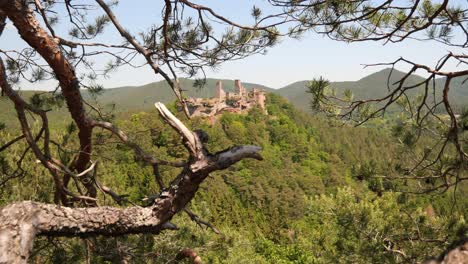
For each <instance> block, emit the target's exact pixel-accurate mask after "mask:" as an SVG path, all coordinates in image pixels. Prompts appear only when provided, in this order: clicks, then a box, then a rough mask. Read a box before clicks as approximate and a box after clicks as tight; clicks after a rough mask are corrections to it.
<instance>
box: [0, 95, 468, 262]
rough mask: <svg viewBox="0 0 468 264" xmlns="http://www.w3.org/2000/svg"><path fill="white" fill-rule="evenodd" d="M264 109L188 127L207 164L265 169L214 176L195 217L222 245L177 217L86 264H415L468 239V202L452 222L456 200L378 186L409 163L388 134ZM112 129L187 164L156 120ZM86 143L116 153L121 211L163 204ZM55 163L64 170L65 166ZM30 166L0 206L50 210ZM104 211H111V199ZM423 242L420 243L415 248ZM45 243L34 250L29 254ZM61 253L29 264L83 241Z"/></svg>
mask: <svg viewBox="0 0 468 264" xmlns="http://www.w3.org/2000/svg"><path fill="white" fill-rule="evenodd" d="M267 108H268V112H269V115H264V114H262V112H261V111H260V110H259V109H252V110H251V111H250V112H249V115H237V114H231V113H225V114H223V116H222V117H221V118H220V120H219V122H217V123H216V124H214V125H210V124H208V123H206V122H203V120H200V119H198V118H195V119H194V120H185V121H184V122H186V123H187V125H188V126H189V127H191V128H192V129H198V128H200V129H203V130H204V131H205V132H206V133H207V135H208V137H209V140H208V144H207V148H208V149H209V151H211V152H217V151H220V150H222V149H225V148H228V147H230V146H234V145H242V144H252V145H258V146H261V147H262V148H263V150H262V156H263V158H264V160H263V161H256V160H246V161H243V162H241V163H239V164H237V165H235V166H232V167H230V168H229V169H227V170H224V171H220V172H217V173H214V174H213V175H210V177H209V179H207V181H206V182H205V183H204V184H203V185H202V186H201V188H200V191H199V192H198V193H197V196H196V198H195V199H194V200H193V201H192V203H191V205H190V208H191V210H193V211H194V212H195V213H197V214H198V215H199V216H200V217H201V218H202V219H204V220H207V221H209V222H210V223H211V224H213V225H214V226H215V227H216V228H217V229H218V230H219V231H220V232H221V233H222V234H219V235H218V234H215V233H214V232H213V231H211V230H209V229H208V230H205V229H204V228H202V227H199V226H197V225H196V224H195V223H193V222H192V221H191V220H190V219H189V218H188V217H187V216H186V215H184V214H180V215H178V216H177V217H176V218H175V219H174V221H173V222H174V223H175V224H176V225H177V226H179V228H180V229H179V230H177V231H169V232H165V233H163V234H162V235H160V236H152V235H140V236H128V237H122V238H117V239H113V238H112V239H111V238H98V239H96V240H95V241H96V242H95V247H96V248H95V249H94V250H95V252H96V254H95V255H93V259H92V263H105V261H104V260H106V259H112V258H113V257H118V256H119V254H120V253H119V252H120V251H119V248H127V249H129V250H130V251H131V254H132V258H133V261H134V263H146V262H147V261H148V258H151V259H153V258H154V263H168V262H171V259H173V258H174V256H175V255H176V254H177V252H179V251H180V250H181V249H182V248H192V249H194V250H196V252H198V253H199V254H200V255H201V256H202V259H203V260H204V261H206V263H264V264H267V263H285V264H286V263H304V264H306V263H349V262H352V263H395V262H406V263H411V262H419V261H422V260H424V259H427V258H428V257H430V256H433V255H437V254H439V253H440V252H442V251H443V250H444V249H445V248H446V247H447V243H451V242H452V241H455V240H457V239H459V237H460V236H462V235H463V234H464V233H463V232H465V231H464V229H463V228H464V222H463V221H461V220H460V221H459V219H463V217H462V216H460V215H459V213H460V212H464V213H465V217H466V212H468V211H467V210H464V209H463V208H465V209H466V208H467V207H466V202H467V201H466V200H464V199H462V198H459V199H458V201H459V202H458V205H457V208H459V211H453V210H451V208H452V204H451V201H452V199H453V197H452V193H448V192H447V193H446V195H438V196H434V197H432V196H410V195H406V194H399V193H394V192H392V191H394V190H398V189H400V188H407V187H408V186H411V182H407V181H390V180H385V179H382V178H378V177H375V176H379V175H387V176H390V175H393V174H394V173H395V171H394V170H393V169H392V168H395V167H397V166H401V164H400V162H402V161H404V160H405V158H404V157H405V156H401V155H402V154H401V153H400V150H399V145H397V143H396V140H394V139H393V138H392V136H391V135H390V133H388V132H386V131H384V130H377V129H370V128H355V127H351V126H347V125H343V124H341V123H336V122H335V121H332V120H327V119H323V118H321V117H319V116H311V115H308V114H305V113H303V112H301V111H298V110H296V108H295V107H294V106H293V105H291V104H290V103H288V102H287V101H286V100H285V99H284V98H282V97H280V96H278V95H275V94H269V95H268V98H267ZM123 117H124V118H123ZM116 118H117V120H116V121H117V125H118V126H119V127H120V128H122V129H123V130H124V131H126V133H128V135H129V137H130V139H131V140H134V141H135V142H136V143H138V144H139V145H140V146H142V147H143V148H144V149H145V150H146V151H150V152H151V153H154V155H156V156H157V157H158V158H161V159H164V160H170V161H176V160H181V159H183V158H184V155H186V154H185V151H184V148H183V146H182V145H181V142H180V136H179V135H178V134H176V133H175V132H174V131H173V130H172V129H171V128H170V127H169V126H168V125H166V124H164V123H163V122H162V121H161V120H160V119H159V118H157V116H156V113H155V112H154V111H152V112H135V111H131V112H128V113H126V114H125V116H121V115H117V117H116ZM76 133H77V132H76V131H75V130H72V129H52V131H51V134H52V135H51V136H52V137H53V138H57V139H58V140H60V141H62V140H63V141H67V143H66V147H67V149H68V148H69V149H73V148H74V147H76V142H74V141H69V140H70V139H74V138H75V137H73V135H74V134H76ZM72 134H73V135H72ZM13 136H14V134H11V133H9V131H8V127H7V128H6V131H2V130H0V140H4V141H8V140H9V139H11V138H12V137H13ZM93 140H95V142H96V152H97V153H111V154H109V155H106V156H103V157H100V156H96V158H97V159H99V164H100V168H101V169H100V170H99V174H98V177H99V181H100V182H101V183H102V184H103V185H106V186H108V187H110V188H111V189H112V190H114V191H115V192H116V193H119V194H123V195H125V197H126V199H127V200H126V201H125V202H123V203H124V204H130V203H133V204H138V205H140V204H144V202H142V200H143V199H144V198H145V197H149V196H153V195H155V194H156V193H157V192H158V191H157V190H158V187H157V184H156V182H155V180H154V175H153V172H152V168H150V167H141V166H140V165H141V164H140V161H139V160H137V159H135V156H134V153H133V151H132V150H131V149H129V148H128V147H126V146H125V145H123V144H120V143H118V141H116V140H114V139H113V138H109V137H108V134H106V133H104V132H103V133H98V134H96V135H95V138H94V139H93ZM383 149H384V150H385V151H382V150H383ZM22 151H23V149H22V146H20V145H15V148H13V149H11V150H10V152H9V155H8V156H0V161H2V162H3V164H5V162H7V161H8V162H11V163H13V162H15V159H16V157H18V156H20V155H21V153H22ZM60 153H61V154H62V155H61V156H60V157H61V159H64V162H65V161H67V160H69V159H70V158H71V157H70V156H69V155H68V154H67V152H63V153H62V152H60ZM400 157H401V159H400ZM34 161H35V159H34V157H32V155H31V156H27V160H25V161H24V162H23V163H24V164H25V165H24V166H23V167H24V169H25V173H26V174H25V176H24V177H25V178H20V179H16V180H14V181H10V182H9V183H8V184H7V185H5V187H4V188H2V189H0V197H1V199H0V206H1V205H2V204H6V203H9V202H11V201H14V200H22V199H30V200H36V201H43V202H52V201H53V199H54V195H53V191H49V190H50V188H51V186H50V182H48V181H45V180H44V178H47V177H45V176H46V175H47V172H46V171H45V169H41V168H38V167H37V165H36V164H35V162H34ZM26 164H27V165H26ZM4 169H5V170H7V169H8V167H5V168H4ZM176 174H177V169H176V168H171V167H165V166H162V167H161V175H162V177H163V178H164V181H165V182H166V183H168V182H169V180H170V179H172V178H173V177H174V175H176ZM428 184H435V183H428ZM461 188H463V189H461V192H462V191H463V190H466V189H464V187H461ZM99 195H101V194H99ZM101 200H103V201H105V204H107V203H109V204H112V202H111V199H108V200H105V199H101ZM112 205H114V204H112ZM427 208H430V210H431V212H433V213H431V214H428V213H427V212H426V211H427V210H426V209H427ZM402 212H405V213H402ZM415 219H417V221H418V222H417V223H416V224H415ZM421 234H423V235H424V239H412V238H414V237H417V236H419V235H421ZM370 237H371V238H372V239H369V238H370ZM406 237H409V238H411V239H403V238H406ZM426 241H431V242H426ZM439 241H440V242H439ZM49 243H50V241H49V240H47V239H46V238H41V239H38V241H37V244H36V247H37V248H39V249H41V248H44V247H43V246H44V245H48V244H49ZM389 243H391V245H392V248H397V249H398V252H404V254H405V256H404V258H403V257H402V256H401V254H399V253H397V252H394V251H391V250H388V245H389ZM60 245H61V246H59V247H47V250H48V252H47V253H42V254H36V255H35V258H37V259H36V262H38V263H82V262H84V260H85V258H86V253H85V252H86V250H85V249H84V248H83V243H82V241H80V240H77V239H69V240H67V239H61V240H60ZM116 245H118V246H116ZM154 252H157V253H154ZM40 256H49V257H50V258H51V259H53V261H49V262H48V261H46V260H47V259H44V258H45V257H44V258H42V257H40ZM33 262H34V261H33Z"/></svg>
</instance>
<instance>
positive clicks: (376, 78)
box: [275, 69, 468, 111]
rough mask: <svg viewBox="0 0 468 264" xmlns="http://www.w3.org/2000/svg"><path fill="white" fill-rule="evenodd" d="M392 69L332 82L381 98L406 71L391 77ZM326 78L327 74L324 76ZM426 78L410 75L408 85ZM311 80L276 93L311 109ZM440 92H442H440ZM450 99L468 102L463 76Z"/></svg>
mask: <svg viewBox="0 0 468 264" xmlns="http://www.w3.org/2000/svg"><path fill="white" fill-rule="evenodd" d="M390 72H391V70H390V69H384V70H382V71H379V72H376V73H373V74H370V75H368V76H366V77H364V78H362V79H360V80H358V81H353V82H332V83H331V87H332V88H334V89H335V90H336V91H337V92H338V93H340V92H343V91H345V90H347V89H349V90H351V91H352V92H353V94H354V98H355V99H370V98H381V97H384V96H385V95H387V94H388V86H387V84H388V83H389V84H390V88H392V87H396V86H395V84H394V83H395V82H396V81H398V80H400V79H401V78H402V77H403V76H404V75H405V73H404V72H401V71H398V70H393V71H392V75H391V78H389V74H390ZM324 77H325V78H326V76H324ZM423 80H424V79H423V78H422V77H421V76H418V75H414V74H413V75H411V76H410V77H408V79H407V80H406V81H407V85H414V84H417V83H420V82H421V81H423ZM443 81H444V80H443V79H436V90H438V91H440V90H441V89H442V87H443ZM308 82H309V81H299V82H295V83H292V84H290V85H287V86H285V87H283V88H281V89H279V90H276V91H275V93H277V94H279V95H282V96H284V97H286V98H287V99H288V100H289V101H290V102H292V103H293V104H294V105H295V106H296V107H298V108H300V109H302V110H306V111H309V109H310V104H309V101H310V98H309V97H307V96H304V94H305V93H306V91H307V83H308ZM422 89H423V86H420V87H418V88H417V89H414V91H412V92H411V93H410V95H413V96H415V95H417V94H422ZM439 94H440V92H439ZM449 96H450V100H451V102H453V104H454V105H456V106H458V108H461V107H463V106H465V105H466V103H467V102H468V83H463V79H462V78H455V79H454V80H452V86H451V89H450V93H449Z"/></svg>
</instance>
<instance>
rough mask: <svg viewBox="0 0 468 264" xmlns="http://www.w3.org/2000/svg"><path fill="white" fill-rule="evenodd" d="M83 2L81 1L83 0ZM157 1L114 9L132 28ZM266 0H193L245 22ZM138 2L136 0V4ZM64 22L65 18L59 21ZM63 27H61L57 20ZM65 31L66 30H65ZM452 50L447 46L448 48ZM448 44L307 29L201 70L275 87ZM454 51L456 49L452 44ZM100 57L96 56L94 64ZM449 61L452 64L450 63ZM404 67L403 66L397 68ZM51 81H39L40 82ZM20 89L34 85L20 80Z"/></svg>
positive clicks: (421, 54)
mask: <svg viewBox="0 0 468 264" xmlns="http://www.w3.org/2000/svg"><path fill="white" fill-rule="evenodd" d="M85 2H86V1H85ZM90 2H92V1H90ZM161 2H162V1H154V0H138V1H136V0H134V1H131V0H121V1H120V4H119V5H118V6H117V7H116V9H115V13H116V14H117V15H118V17H119V18H120V21H121V23H122V24H123V25H124V26H125V28H127V29H129V30H130V31H131V32H132V33H133V34H137V32H138V31H140V30H143V29H145V28H147V27H148V26H149V25H151V23H152V22H153V21H160V17H161V6H160V4H161ZM265 2H266V1H247V0H236V1H233V0H229V1H220V0H205V1H199V2H198V3H200V4H204V5H207V6H211V7H212V8H213V9H214V10H216V11H218V12H219V13H221V14H222V15H224V16H226V17H228V18H231V19H235V20H236V21H239V22H241V23H247V24H248V23H249V22H251V20H250V16H249V14H250V9H251V7H252V5H253V4H255V5H257V6H260V7H264V6H265V4H266V3H265ZM137 3H138V4H137ZM64 24H65V23H64ZM58 27H59V29H58V31H59V32H61V33H65V32H66V31H65V28H63V29H62V28H61V25H59V26H58ZM65 36H66V35H65ZM118 37H119V36H118V35H117V34H116V32H115V31H114V30H113V29H112V28H111V27H109V28H108V30H107V31H106V33H105V34H104V35H103V38H106V39H112V40H117V39H118ZM1 38H2V41H1V42H0V49H4V50H7V49H13V48H17V47H20V46H23V45H25V44H24V42H23V41H22V40H21V39H19V37H18V36H17V33H16V30H15V29H14V28H13V27H12V26H11V25H10V26H8V27H7V30H6V31H5V32H4V34H3V36H2V37H1ZM452 50H453V49H452ZM448 51H449V48H448V47H446V46H444V45H441V44H439V43H436V42H432V41H431V42H420V41H415V40H408V41H405V42H403V43H399V44H387V45H385V46H384V45H383V43H382V42H361V43H353V44H347V43H344V42H337V41H333V40H330V39H327V38H325V37H323V36H320V35H317V34H314V33H309V34H306V35H304V36H303V38H302V39H300V40H295V39H283V40H282V41H281V43H280V44H278V45H277V46H275V47H273V48H271V49H269V51H268V53H267V55H255V56H252V57H249V58H247V59H245V60H240V61H235V62H228V63H225V64H223V65H222V67H220V68H219V69H217V70H216V71H211V70H208V71H207V76H208V77H210V78H223V79H224V78H225V79H241V80H242V81H244V82H253V83H260V84H263V85H267V86H270V87H272V88H280V87H282V86H285V85H287V84H290V83H293V82H295V81H299V80H308V79H312V78H314V77H318V76H324V77H326V78H328V79H330V80H332V81H353V80H358V79H360V78H362V77H364V76H366V75H368V74H370V73H373V72H375V71H378V70H380V69H382V68H377V67H371V68H366V69H364V68H363V64H372V63H379V62H390V61H393V60H395V59H397V58H399V57H400V56H402V57H405V58H407V59H410V60H413V61H415V62H418V63H421V64H427V65H430V66H433V65H434V64H435V62H436V61H437V60H438V58H440V57H441V56H443V55H444V54H446V53H447V52H448ZM455 51H456V50H455ZM99 63H100V62H97V65H99ZM453 67H454V66H452V68H453ZM400 69H402V70H404V69H405V68H404V67H403V68H400ZM158 80H161V78H160V77H159V76H155V75H154V74H153V73H152V71H151V69H149V67H144V68H138V69H132V68H130V67H124V68H122V69H120V70H119V71H118V72H116V73H114V74H112V75H111V76H110V78H107V79H102V80H100V83H102V84H104V86H105V87H118V86H127V85H141V84H146V83H149V82H154V81H158ZM47 86H51V84H50V83H44V84H43V85H41V87H47ZM22 87H23V88H26V89H33V88H34V89H37V86H31V85H28V84H26V83H22Z"/></svg>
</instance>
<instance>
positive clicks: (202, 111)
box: [186, 80, 266, 117]
mask: <svg viewBox="0 0 468 264" xmlns="http://www.w3.org/2000/svg"><path fill="white" fill-rule="evenodd" d="M265 100H266V96H265V92H264V91H263V90H260V89H256V88H254V89H252V90H251V91H247V89H245V88H244V86H242V83H241V81H240V80H235V81H234V92H226V91H224V89H223V83H222V82H221V81H218V82H216V88H215V96H214V97H212V98H189V99H188V100H187V101H186V102H187V103H188V106H189V111H190V114H191V116H201V117H215V116H217V115H219V114H221V113H222V112H231V113H246V112H247V111H248V110H249V109H252V108H253V107H256V106H258V107H259V108H260V109H262V110H263V112H264V113H265V114H266V108H265Z"/></svg>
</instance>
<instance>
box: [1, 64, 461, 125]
mask: <svg viewBox="0 0 468 264" xmlns="http://www.w3.org/2000/svg"><path fill="white" fill-rule="evenodd" d="M389 73H390V70H389V69H385V70H382V71H380V72H376V73H373V74H371V75H369V76H366V77H364V78H362V79H360V80H358V81H355V82H332V83H331V86H332V87H333V88H335V89H336V90H337V91H338V93H339V92H342V91H344V90H346V89H350V90H351V91H353V94H354V95H355V99H363V98H378V97H383V96H384V95H385V94H386V93H387V92H388V90H387V81H388V76H389ZM403 75H404V73H403V72H399V71H397V70H394V71H393V73H392V78H391V79H390V83H392V82H394V81H396V80H398V79H400V78H401V77H402V76H403ZM421 80H422V77H420V76H417V75H413V76H411V77H410V78H408V83H409V84H415V83H418V82H420V81H421ZM217 81H218V80H217V79H206V84H205V86H204V87H203V88H195V87H194V80H190V79H181V86H182V88H183V89H184V90H185V93H186V95H187V96H190V97H212V96H214V94H215V87H216V82H217ZM221 81H222V82H223V87H224V89H225V90H226V91H234V80H221ZM307 83H308V81H299V82H295V83H293V84H290V85H287V86H285V87H283V88H281V89H272V88H269V87H267V86H264V85H260V84H255V83H243V85H244V86H245V87H246V88H247V89H252V88H260V89H264V90H265V91H267V92H270V93H275V94H279V95H281V96H283V97H285V98H287V99H288V100H289V101H290V102H291V103H292V104H293V105H294V106H295V107H297V108H299V109H301V110H303V111H306V112H308V111H310V103H309V101H310V96H308V95H307V93H306V91H307V87H306V85H307ZM442 83H443V80H442V79H438V80H436V89H441V87H442ZM452 85H453V86H452V88H451V90H450V97H451V100H452V102H454V104H455V106H457V107H456V109H457V108H458V109H459V108H461V107H463V106H465V105H466V102H468V83H463V80H462V79H454V80H453V81H452ZM420 92H421V90H419V92H418V90H417V89H416V90H415V91H414V92H412V94H413V95H416V94H418V93H420ZM21 93H22V95H23V96H24V97H25V98H30V97H31V96H32V94H33V93H34V92H33V91H22V92H21ZM83 97H84V98H86V99H88V100H94V99H92V98H90V95H89V93H88V92H87V91H83ZM97 100H98V102H99V104H100V105H102V106H106V105H107V106H114V105H115V111H138V110H148V109H152V107H153V104H154V102H156V101H160V102H164V103H169V102H172V101H174V100H175V96H174V94H173V92H172V90H171V89H170V88H169V86H168V85H167V83H166V82H165V81H160V82H154V83H149V84H146V85H142V86H126V87H118V88H111V89H104V90H103V91H102V93H101V94H100V95H99V96H98V97H97ZM8 105H9V102H8V100H7V99H6V98H0V109H2V112H0V122H6V123H8V122H9V120H7V119H8V116H12V115H14V110H13V108H12V107H10V106H8ZM51 115H52V118H54V117H55V116H57V117H61V118H63V115H64V112H62V113H57V114H56V113H51Z"/></svg>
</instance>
